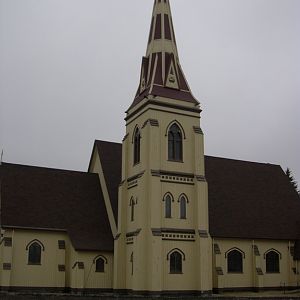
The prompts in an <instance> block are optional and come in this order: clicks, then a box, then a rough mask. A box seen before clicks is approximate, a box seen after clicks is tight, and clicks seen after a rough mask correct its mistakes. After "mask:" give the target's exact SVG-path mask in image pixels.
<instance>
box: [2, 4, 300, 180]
mask: <svg viewBox="0 0 300 300" xmlns="http://www.w3.org/2000/svg"><path fill="white" fill-rule="evenodd" d="M152 5H153V0H126V1H125V0H115V1H104V0H0V149H1V148H3V149H4V156H3V160H4V161H6V162H12V163H21V164H33V165H41V166H47V167H55V168H66V169H75V170H86V169H87V166H88V161H89V158H90V154H91V150H92V145H93V141H94V140H95V139H102V140H109V141H116V142H120V141H121V139H122V137H123V135H124V132H125V127H124V125H125V122H124V120H123V119H124V117H125V113H124V112H125V110H126V109H127V108H128V107H129V105H130V104H131V102H132V100H133V96H134V94H135V91H136V88H137V85H138V80H139V78H138V77H139V71H140V63H141V58H142V56H143V55H144V53H145V50H146V42H147V38H148V32H149V27H150V19H151V13H152ZM171 5H172V10H173V21H174V26H175V31H176V35H177V42H178V47H179V56H180V59H181V65H182V67H183V70H184V72H185V74H186V77H187V79H188V81H189V83H190V86H191V88H192V91H193V93H194V95H195V96H196V97H197V98H198V100H199V101H200V102H201V106H202V109H203V113H202V119H201V122H202V123H201V126H202V128H203V130H204V132H205V142H206V143H205V149H206V154H208V155H214V156H221V157H228V158H236V159H242V160H251V161H258V162H267V163H275V164H280V165H281V166H282V167H283V168H286V167H290V168H291V169H292V171H293V172H294V175H295V177H296V179H297V180H298V181H300V162H299V153H300V134H299V132H300V120H299V117H300V18H299V12H300V1H299V0H172V1H171ZM0 151H1V150H0Z"/></svg>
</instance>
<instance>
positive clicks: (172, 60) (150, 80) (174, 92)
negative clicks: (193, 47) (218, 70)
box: [129, 0, 199, 109]
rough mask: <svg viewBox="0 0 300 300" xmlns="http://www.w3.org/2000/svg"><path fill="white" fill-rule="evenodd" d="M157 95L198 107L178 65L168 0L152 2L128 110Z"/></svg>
mask: <svg viewBox="0 0 300 300" xmlns="http://www.w3.org/2000/svg"><path fill="white" fill-rule="evenodd" d="M149 95H152V96H160V97H164V98H170V99H174V100H182V101H186V102H190V103H193V104H195V106H198V105H199V102H198V101H197V100H196V99H195V98H194V96H193V95H192V93H191V90H190V88H189V85H188V83H187V81H186V78H185V76H184V74H183V71H182V69H181V66H180V63H179V57H178V50H177V45H176V38H175V32H174V27H173V21H172V14H171V8H170V3H169V0H155V1H154V7H153V14H152V21H151V27H150V34H149V40H148V46H147V51H146V56H145V57H143V60H142V68H141V77H140V84H139V87H138V90H137V93H136V96H135V99H134V101H133V103H132V105H131V107H130V108H129V109H131V108H133V107H134V106H136V105H137V104H139V103H140V102H141V101H143V100H144V99H145V98H146V97H147V96H149Z"/></svg>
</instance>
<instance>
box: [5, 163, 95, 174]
mask: <svg viewBox="0 0 300 300" xmlns="http://www.w3.org/2000/svg"><path fill="white" fill-rule="evenodd" d="M2 166H15V167H24V168H32V169H40V170H48V171H59V172H68V173H77V174H91V173H88V172H85V171H77V170H67V169H59V168H54V167H44V166H36V165H25V164H19V163H10V162H2Z"/></svg>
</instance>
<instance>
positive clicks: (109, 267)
mask: <svg viewBox="0 0 300 300" xmlns="http://www.w3.org/2000/svg"><path fill="white" fill-rule="evenodd" d="M7 238H9V240H10V241H11V242H10V243H7V241H8V240H5V239H7ZM33 241H37V242H38V243H39V244H40V245H41V246H42V252H41V263H40V264H36V265H33V264H29V263H28V245H30V244H31V242H33ZM58 241H64V246H63V247H59V243H58ZM26 247H27V250H26ZM59 248H61V249H59ZM0 251H1V260H2V261H1V262H3V263H5V264H6V267H5V269H4V267H3V263H2V264H1V266H2V268H1V271H0V276H1V277H0V280H1V281H0V286H1V288H2V289H8V288H10V289H12V290H14V289H18V290H19V289H22V290H23V289H24V290H25V289H43V290H46V291H48V290H49V291H50V290H57V291H59V290H61V291H63V290H65V289H68V288H71V289H83V288H86V289H105V290H111V289H112V286H113V282H112V281H113V253H105V252H95V251H92V252H90V251H75V250H74V248H73V246H72V244H71V242H70V240H69V237H68V235H67V234H66V233H65V232H58V231H41V230H20V229H15V230H12V229H11V230H6V231H5V233H4V239H3V241H2V243H1V245H0ZM99 255H101V256H102V257H103V258H105V260H106V261H107V263H105V265H104V272H103V273H101V272H95V258H97V257H98V256H99ZM80 263H83V264H82V266H83V268H82V266H80ZM7 264H10V269H9V268H8V266H7Z"/></svg>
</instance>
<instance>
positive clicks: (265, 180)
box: [205, 156, 300, 240]
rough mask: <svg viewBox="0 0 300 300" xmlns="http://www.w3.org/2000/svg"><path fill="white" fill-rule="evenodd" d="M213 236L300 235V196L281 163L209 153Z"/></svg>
mask: <svg viewBox="0 0 300 300" xmlns="http://www.w3.org/2000/svg"><path fill="white" fill-rule="evenodd" d="M205 169H206V179H207V182H208V197H209V198H208V199H209V219H210V222H209V225H210V234H211V235H212V236H214V237H232V238H248V239H249V238H253V239H254V238H256V239H284V240H287V239H290V240H294V239H297V238H299V237H300V198H299V196H298V194H297V192H296V191H295V190H294V189H293V187H292V185H291V184H290V182H289V180H288V178H287V176H286V175H285V173H284V172H283V170H282V169H281V167H280V166H277V165H271V164H262V163H254V162H246V161H239V160H232V159H225V158H216V157H210V156H207V157H206V158H205Z"/></svg>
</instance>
